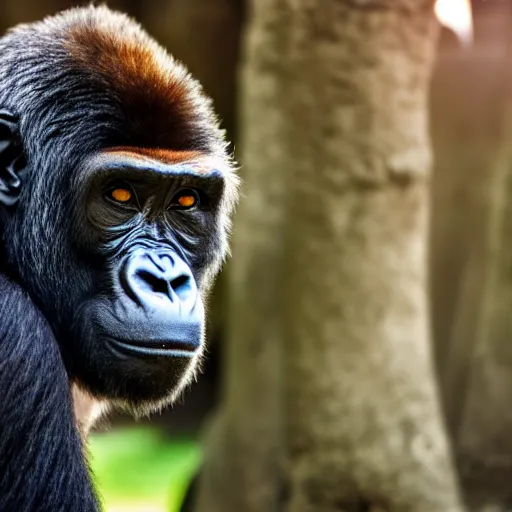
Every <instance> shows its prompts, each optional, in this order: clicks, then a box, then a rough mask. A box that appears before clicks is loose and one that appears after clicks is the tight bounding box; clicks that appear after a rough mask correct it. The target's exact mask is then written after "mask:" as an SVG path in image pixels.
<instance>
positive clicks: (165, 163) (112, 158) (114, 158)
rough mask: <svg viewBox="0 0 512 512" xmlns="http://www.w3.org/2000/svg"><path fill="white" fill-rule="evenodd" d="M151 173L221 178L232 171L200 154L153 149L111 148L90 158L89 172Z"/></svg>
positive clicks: (220, 160)
mask: <svg viewBox="0 0 512 512" xmlns="http://www.w3.org/2000/svg"><path fill="white" fill-rule="evenodd" d="M126 167H129V168H130V169H132V170H137V169H140V170H141V171H143V170H151V171H154V172H157V173H158V174H160V175H163V176H165V175H179V174H184V173H187V174H195V175H197V176H205V177H208V176H211V177H214V176H216V177H219V178H220V177H222V176H225V175H226V174H229V172H230V169H229V167H228V166H227V165H226V162H225V161H224V159H221V158H215V157H212V156H211V155H204V154H202V153H200V152H197V151H173V150H165V149H151V148H129V147H127V148H123V147H120V148H112V149H108V150H106V151H102V152H100V153H97V154H96V155H94V156H93V157H91V158H89V159H88V161H87V164H86V166H85V170H86V171H88V170H89V171H90V170H93V169H104V170H109V169H123V168H126Z"/></svg>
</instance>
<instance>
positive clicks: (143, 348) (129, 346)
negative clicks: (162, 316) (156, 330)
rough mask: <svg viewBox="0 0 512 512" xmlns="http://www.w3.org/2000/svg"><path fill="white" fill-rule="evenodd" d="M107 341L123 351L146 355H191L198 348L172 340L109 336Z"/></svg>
mask: <svg viewBox="0 0 512 512" xmlns="http://www.w3.org/2000/svg"><path fill="white" fill-rule="evenodd" d="M108 342H109V344H110V345H113V346H114V347H115V348H116V349H118V350H121V351H122V352H123V353H128V354H134V353H136V354H140V355H146V356H166V357H169V356H170V357H193V356H194V355H195V354H196V353H197V350H198V349H197V347H192V346H190V345H189V344H187V343H183V342H180V341H173V340H162V341H156V340H153V341H139V340H127V339H119V338H112V337H109V339H108Z"/></svg>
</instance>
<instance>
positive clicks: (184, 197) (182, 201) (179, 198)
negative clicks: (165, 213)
mask: <svg viewBox="0 0 512 512" xmlns="http://www.w3.org/2000/svg"><path fill="white" fill-rule="evenodd" d="M198 205H199V194H198V193H197V191H196V190H193V189H191V188H187V189H183V190H180V191H179V192H178V193H177V194H176V195H175V196H174V197H173V198H172V201H171V204H170V205H169V207H170V208H173V209H179V210H190V209H191V208H194V206H198Z"/></svg>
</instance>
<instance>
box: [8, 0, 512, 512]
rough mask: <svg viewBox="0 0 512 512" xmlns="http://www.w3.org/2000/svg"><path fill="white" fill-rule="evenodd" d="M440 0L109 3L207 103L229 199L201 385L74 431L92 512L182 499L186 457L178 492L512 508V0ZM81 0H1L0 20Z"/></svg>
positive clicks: (233, 504)
mask: <svg viewBox="0 0 512 512" xmlns="http://www.w3.org/2000/svg"><path fill="white" fill-rule="evenodd" d="M440 3H444V6H438V17H439V18H440V19H441V21H444V22H445V23H446V22H447V20H448V22H449V21H450V16H451V24H452V28H447V27H442V28H440V31H439V33H437V29H436V28H435V26H436V25H437V24H436V22H434V21H431V20H430V11H432V7H433V2H428V1H426V0H411V1H405V0H397V1H396V2H389V1H388V2H386V1H384V0H381V1H378V0H376V1H374V2H371V1H368V2H362V1H361V2H351V1H343V0H338V1H335V0H329V1H326V2H318V3H317V4H315V3H314V2H310V1H306V0H301V1H297V2H286V1H285V0H268V1H263V0H262V1H261V2H260V0H257V1H256V0H254V1H253V2H252V3H250V2H249V1H248V0H247V1H243V0H145V1H142V0H109V1H108V2H107V4H108V5H109V6H110V7H112V8H115V9H119V10H123V11H125V12H127V13H129V14H130V15H132V16H133V17H135V18H136V19H137V20H138V21H139V22H141V24H142V25H143V26H144V27H145V28H146V29H147V31H148V32H149V33H150V34H151V35H152V36H154V37H155V38H156V39H157V40H158V41H159V42H160V43H161V44H162V45H164V46H165V47H166V48H168V50H169V51H170V52H171V53H172V54H173V55H174V56H176V57H177V58H178V59H180V60H181V61H183V62H184V63H185V64H186V65H187V66H188V68H189V69H190V71H191V72H192V74H193V75H195V76H196V77H197V78H198V79H199V80H200V81H201V82H202V84H203V86H204V88H205V90H206V92H207V93H208V94H209V95H210V96H212V97H213V99H214V102H215V105H216V110H217V112H218V113H219V115H220V118H221V119H222V123H223V126H224V128H225V129H226V131H227V137H228V139H229V140H230V141H231V143H232V147H233V149H234V150H235V155H236V157H237V158H238V159H239V160H240V162H241V164H242V171H241V172H242V176H243V178H244V181H245V186H244V195H245V196H246V197H244V198H243V199H242V205H241V207H240V209H241V212H240V217H239V218H237V221H236V227H235V244H234V258H233V260H232V262H230V263H229V264H228V265H227V267H226V270H225V272H224V273H223V275H222V276H221V277H220V278H219V280H218V282H217V285H216V289H215V293H214V297H213V299H212V300H211V308H210V323H209V335H208V356H207V359H206V360H205V364H204V370H203V373H202V375H201V376H200V378H199V380H198V381H197V382H196V383H194V384H193V385H192V386H191V387H190V389H189V390H187V392H186V393H185V394H184V396H183V397H182V398H181V400H180V401H179V403H177V404H176V405H175V406H174V407H172V408H171V409H169V410H167V411H164V412H162V414H160V415H158V416H156V417H152V418H151V419H148V420H141V421H138V422H135V421H134V420H133V419H131V418H129V417H125V416H121V415H113V416H111V417H109V418H108V419H107V420H104V421H103V422H102V423H100V425H98V426H97V428H96V429H95V431H94V432H93V434H92V436H91V442H90V450H91V457H92V469H93V471H94V474H95V479H96V482H97V486H98V489H99V491H100V493H101V494H102V496H103V498H104V502H105V508H106V510H107V511H109V512H131V511H135V510H137V511H148V512H164V511H166V512H177V511H178V510H180V506H181V502H182V500H183V499H184V497H185V494H186V490H187V487H188V485H189V483H190V482H191V480H192V478H193V477H194V475H196V472H197V471H198V469H199V468H200V467H202V468H203V473H202V475H203V478H202V480H201V490H200V491H198V486H197V485H196V486H195V487H194V489H195V490H194V493H192V494H191V495H190V496H189V500H192V499H194V500H195V504H196V505H195V506H196V508H195V509H194V508H193V503H192V501H189V504H188V505H187V506H188V507H189V508H188V509H187V510H193V509H194V510H201V511H203V510H204V511H207V512H216V511H219V512H220V511H223V512H231V511H236V512H245V511H252V510H254V511H260V512H261V511H263V510H268V511H271V510H285V509H286V510H290V511H296V512H301V511H308V512H309V511H311V512H328V511H329V512H330V511H335V510H339V511H347V512H349V511H350V512H352V511H356V510H357V511H368V512H370V511H371V512H377V511H384V510H418V511H420V510H421V511H426V510H429V511H430V510H432V511H434V510H439V511H443V512H445V511H446V512H448V511H452V510H453V511H456V510H463V508H462V507H463V506H464V505H461V503H462V502H465V503H466V506H467V507H469V508H470V509H471V510H484V508H483V507H485V506H491V505H492V506H494V507H497V508H494V509H492V510H511V507H512V487H511V486H510V481H511V480H510V479H511V478H512V439H510V438H511V437H512V435H511V434H510V432H512V430H511V428H510V427H512V412H509V411H511V410H512V408H511V407H510V404H511V403H512V400H511V399H512V336H511V332H512V331H511V327H512V319H511V318H510V307H511V306H512V265H511V263H512V260H511V256H510V254H511V249H512V222H510V220H509V216H510V215H511V214H512V210H510V208H509V207H508V204H507V202H508V195H507V192H508V191H509V189H511V185H510V183H512V182H511V181H510V179H509V175H510V173H511V172H512V167H511V163H512V160H511V154H510V150H509V146H510V134H511V133H512V132H510V122H511V120H512V118H511V117H510V116H511V112H510V98H511V93H512V82H511V77H510V72H509V70H510V69H512V47H511V40H510V35H511V34H512V6H511V2H510V1H509V0H473V1H472V2H471V4H470V3H469V2H466V1H465V0H460V1H459V0H445V1H444V2H440ZM80 4H81V2H77V1H70V0H36V1H34V0H2V1H1V2H0V30H1V31H2V32H4V31H5V30H7V29H8V28H9V27H11V26H13V25H15V24H17V23H20V22H29V21H33V20H38V19H40V18H42V17H44V16H46V15H48V14H53V13H55V12H57V11H59V10H61V9H65V8H68V7H71V6H75V5H80ZM469 7H470V9H469ZM442 9H444V10H442ZM471 14H472V26H471V25H468V23H469V22H470V21H471V17H470V15H471ZM432 19H433V17H432ZM433 27H434V28H433ZM297 48H298V49H299V50H298V51H297ZM337 52H339V53H337ZM386 52H388V53H386ZM338 67H339V69H341V67H343V70H342V71H340V72H339V74H336V73H335V71H336V70H337V69H338ZM277 90H278V91H280V93H279V94H278V93H274V92H275V91H277ZM269 91H270V92H269ZM272 91H274V92H272ZM326 98H327V99H328V100H329V102H330V103H329V104H326V103H325V102H323V101H324V99H326ZM326 101H327V100H326ZM322 109H323V110H322ZM322 113H324V114H326V116H325V117H322ZM335 115H338V116H339V119H344V121H341V120H340V121H336V119H335ZM329 116H331V117H329ZM343 116H345V117H343ZM326 119H327V121H326ZM427 120H428V121H427ZM279 130H281V132H279V133H278V131H279ZM283 133H284V135H283ZM276 134H277V135H276ZM393 137H394V138H393ZM379 141H386V143H382V144H381V142H379ZM240 148H241V149H240ZM338 148H339V149H338ZM408 148H411V151H410V152H409V153H410V154H409V153H408V152H407V149H408ZM430 151H431V153H430ZM281 153H283V154H284V156H283V155H281ZM285 153H286V154H285ZM290 153H293V154H294V155H295V156H294V158H293V159H292V158H291V157H289V156H287V154H288V155H289V154H290ZM395 153H396V154H399V156H400V158H401V159H402V160H400V162H401V163H399V164H396V161H395V160H393V158H394V156H396V155H395ZM258 155H259V156H258ZM261 155H263V156H261ZM276 155H277V156H276ZM404 155H405V156H404ZM425 155H426V156H425ZM429 155H431V156H432V157H433V158H432V159H430V156H429ZM408 159H409V160H411V161H409V160H408ZM381 160H383V161H385V162H387V163H385V164H384V167H385V168H386V170H385V171H383V172H384V174H386V173H387V172H389V176H391V177H389V178H386V177H384V178H382V177H379V176H380V175H379V172H378V171H377V170H375V169H377V167H378V166H379V165H380V162H381ZM393 162H394V163H393ZM430 162H431V163H432V166H431V167H432V172H431V174H428V168H429V167H430ZM359 164H360V166H359V167H358V165H359ZM292 168H293V169H294V171H293V172H296V173H297V174H296V175H292V170H291V169H292ZM342 168H343V169H349V170H348V171H347V170H344V171H339V172H338V171H337V169H342ZM358 169H359V170H358ZM352 171H353V172H352ZM359 171H360V172H359ZM337 172H338V174H337V175H336V176H341V177H342V178H339V179H338V178H335V177H334V175H335V174H336V173H337ZM365 173H366V174H365ZM291 176H296V179H297V183H298V184H297V185H295V181H294V185H293V187H290V188H289V190H290V191H294V190H295V192H293V197H296V198H297V201H296V203H294V204H292V203H293V200H292V199H288V196H286V194H285V196H283V193H284V192H283V190H285V189H286V187H287V186H290V183H291V182H290V177H291ZM308 176H309V177H308ZM315 176H316V177H315ZM386 176H387V175H386ZM404 176H405V177H404ZM285 177H286V179H285ZM388 179H389V180H390V181H389V183H392V185H393V186H394V187H396V190H398V192H394V191H393V192H389V191H386V183H387V181H386V180H388ZM286 180H288V181H286ZM308 180H309V181H308ZM382 180H384V181H382ZM394 180H396V181H394ZM411 180H412V182H413V183H414V185H411V184H410V182H411ZM292 181H293V180H292ZM383 183H384V184H383ZM301 186H302V188H301ZM283 187H285V188H283ZM308 187H309V188H308ZM315 187H316V188H315ZM411 187H412V188H415V187H417V188H418V190H427V192H426V193H425V192H418V194H417V195H415V194H416V193H414V194H412V195H410V196H409V195H408V192H403V190H405V189H407V190H409V189H411ZM421 187H424V188H421ZM306 189H307V190H309V191H310V192H307V193H306V192H304V190H306ZM347 190H348V192H347ZM393 190H395V189H393ZM372 191H373V192H372ZM315 194H316V195H315ZM358 194H362V195H364V198H362V199H357V198H358V197H359V196H358ZM386 194H390V195H386ZM425 194H427V195H425ZM283 197H285V199H284V200H283ZM315 197H316V199H315ZM299 198H302V199H301V201H299ZM245 201H247V204H248V205H249V206H246V207H244V206H243V204H244V202H245ZM308 201H313V202H315V201H318V202H319V203H320V204H319V205H318V206H317V207H315V206H311V207H309V206H307V205H308V204H309V203H308ZM343 202H344V204H345V205H347V204H348V205H351V206H350V208H349V207H341V206H340V207H339V209H337V208H338V206H337V205H339V204H342V203H343ZM420 203H421V204H423V203H424V206H425V208H426V207H427V206H430V212H431V213H430V222H429V223H428V224H425V223H424V222H423V221H422V220H421V218H423V217H422V215H423V214H422V213H421V211H424V209H425V208H424V207H422V206H421V204H420ZM280 204H285V206H284V207H283V208H284V210H283V211H281V210H280V208H279V205H280ZM375 204H377V206H375ZM418 204H420V207H419V210H421V211H419V213H418V215H419V217H418V218H420V220H419V221H418V222H416V221H415V218H416V217H415V216H416V213H415V212H416V208H417V207H418ZM251 205H252V206H251ZM254 205H258V206H254ZM261 205H264V207H263V208H262V206H261ZM305 205H306V206H305ZM322 205H323V206H322ZM379 205H380V206H379ZM409 207H410V208H411V210H409V209H408V208H409ZM315 208H316V209H315ZM343 208H348V210H343ZM373 208H377V209H373ZM379 208H383V209H382V210H379ZM394 208H396V210H397V212H400V211H402V212H404V213H403V216H400V215H399V214H398V213H397V214H396V216H393V215H394V214H393V215H391V214H390V213H389V210H390V209H391V210H393V209H394ZM258 210H259V213H258ZM509 210H510V211H509ZM347 212H348V213H347ZM368 212H370V213H368ZM347 219H348V220H347ZM351 219H355V220H354V222H353V223H352V224H350V223H351V222H352V221H351ZM361 219H363V220H361ZM365 219H366V220H365ZM295 220H296V224H295V225H294V224H293V222H295ZM345 222H348V223H349V224H350V225H351V226H355V227H354V228H353V229H352V228H351V229H352V232H351V234H346V233H347V232H346V229H348V228H346V227H343V226H345V224H344V223H345ZM380 223H382V225H383V226H384V227H383V228H382V229H381V232H380V234H379V232H378V229H379V228H378V227H377V228H376V227H375V226H376V225H377V226H378V225H379V224H380ZM369 224H372V226H370V227H368V226H369ZM376 229H377V231H376ZM340 230H341V231H340ZM413 231H414V233H415V234H413V233H412V232H413ZM238 233H240V234H238ZM340 233H342V234H343V236H341V235H340V236H338V235H339V234H340ZM402 233H405V234H403V235H402ZM345 235H346V236H345ZM416 236H417V237H418V238H416ZM422 239H425V240H427V241H428V251H427V260H425V261H424V260H423V256H422V250H423V249H422V242H418V240H422ZM281 240H284V241H287V243H288V245H286V246H278V245H279V243H280V241H281ZM342 242H343V243H342ZM301 244H308V245H307V247H306V248H305V249H302V245H301ZM347 244H348V245H347ZM379 244H380V245H379ZM418 244H419V245H418ZM381 249H382V252H379V251H381ZM280 251H281V252H280ZM372 251H374V252H372ZM406 253H407V254H409V253H410V254H411V255H410V256H409V255H407V254H406ZM327 254H329V255H330V256H329V258H327V256H325V255H327ZM257 258H260V259H259V262H257V263H254V261H255V260H256V259H257ZM308 258H313V259H315V261H316V263H315V264H313V267H314V269H316V274H315V275H314V277H312V274H311V272H313V271H310V263H309V261H310V260H309V259H308ZM390 258H391V259H390ZM376 261H378V262H382V269H380V267H378V265H377V267H378V270H375V265H376V263H375V262H376ZM237 262H239V263H237ZM365 265H366V266H365ZM423 266H424V267H425V268H424V269H423ZM381 271H382V273H381ZM287 272H288V273H290V277H289V280H288V281H286V279H284V281H281V279H283V277H282V276H283V275H284V276H286V275H287ZM292 272H293V275H292V274H291V273H292ZM308 273H309V274H308ZM319 274H320V275H319ZM302 275H304V276H305V277H304V278H303V279H302V280H301V278H298V277H297V276H302ZM353 276H359V277H353ZM361 276H362V277H361ZM368 276H370V277H368ZM308 279H309V281H308ZM308 282H310V283H311V282H312V283H313V285H312V287H313V289H315V290H317V291H318V295H317V296H316V297H310V296H308V295H307V294H306V295H302V290H303V288H304V287H306V288H307V286H308V284H307V283H308ZM279 283H280V284H279ZM381 283H384V284H383V285H382V286H381ZM338 285H339V286H338ZM280 286H281V287H282V288H281V289H280V288H279V287H280ZM315 286H316V288H315ZM333 288H336V290H337V291H333ZM339 288H343V290H344V291H343V292H340V291H339ZM420 288H421V290H420ZM283 289H284V292H283V293H282V294H281V291H282V290H283ZM310 289H311V288H310ZM276 290H277V291H276ZM322 290H325V296H324V292H323V291H322ZM393 290H397V291H396V295H395V294H394V293H395V292H394V291H393ZM386 293H387V295H386ZM378 294H380V298H379V300H378V301H377V302H375V301H374V299H373V297H375V296H377V295H378ZM402 295H403V296H404V297H406V298H407V300H406V299H403V300H402V299H401V298H400V297H402ZM397 296H398V298H396V297H397ZM424 296H425V297H427V304H426V305H424V304H423V303H422V297H424ZM290 297H292V298H290ZM296 297H297V300H295V298H296ZM411 297H412V299H411ZM308 301H309V302H308ZM400 301H401V302H400ZM311 302H312V303H314V304H313V305H311ZM316 302H318V305H316ZM399 302H400V304H398V303H399ZM374 303H375V304H376V305H375V307H373V306H372V304H374ZM308 304H310V306H308ZM340 304H343V305H345V304H351V305H352V307H351V308H349V307H345V306H343V307H341V306H340ZM396 304H398V305H397V306H396V311H398V310H399V311H400V312H399V313H396V311H395V310H394V309H393V308H394V307H395V305H396ZM249 307H250V308H252V309H253V313H252V316H251V315H250V314H249V315H248V316H247V315H245V316H244V313H243V311H242V309H243V308H249ZM313 312H314V314H313ZM412 317H420V318H419V319H418V320H417V321H416V320H415V321H410V318H412ZM333 319H334V320H333ZM241 324H243V325H241ZM384 324H386V326H385V327H382V326H383V325H384ZM326 326H327V327H328V328H327V327H326ZM361 326H363V327H361ZM244 333H245V334H244ZM235 342H236V343H235ZM294 343H296V345H294ZM306 345H307V346H306ZM313 345H316V349H315V350H316V352H314V353H312V352H308V351H309V350H311V348H310V347H311V346H313ZM385 347H387V348H385ZM318 353H320V356H317V355H316V354H318ZM288 354H294V356H293V357H290V358H289V357H288ZM295 354H298V355H296V356H295ZM322 354H323V355H322ZM429 354H430V355H429ZM338 357H339V359H337V358H338ZM300 358H302V359H300ZM276 361H277V363H276ZM304 361H305V362H304ZM336 361H339V364H337V363H336ZM310 363H311V364H310ZM313 363H314V364H313ZM311 365H313V366H314V368H315V370H316V373H314V370H313V369H311ZM317 374H320V377H316V375H317ZM312 389H313V390H314V392H313V391H311V390H312ZM334 389H336V391H333V390H334ZM290 397H291V398H290ZM315 421H316V423H315ZM311 468H313V469H311ZM315 468H316V469H315ZM383 468H384V469H383ZM200 495H201V496H202V497H201V496H200ZM201 503H203V504H201ZM204 503H208V504H209V505H207V506H206V505H204ZM285 504H286V507H288V508H285ZM485 510H490V509H485Z"/></svg>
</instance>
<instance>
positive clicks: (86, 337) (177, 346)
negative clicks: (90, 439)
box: [63, 300, 202, 415]
mask: <svg viewBox="0 0 512 512" xmlns="http://www.w3.org/2000/svg"><path fill="white" fill-rule="evenodd" d="M108 311H112V309H111V305H110V303H109V301H106V300H93V301H89V302H88V303H87V304H85V305H84V307H82V308H81V309H80V311H79V313H78V315H77V317H76V318H75V321H74V322H73V324H74V332H73V333H72V344H73V348H72V350H71V351H69V352H68V351H66V352H64V354H63V356H64V360H65V363H66V365H67V367H68V372H69V373H70V377H71V378H72V379H74V380H76V381H78V382H79V383H80V384H81V385H82V386H83V387H85V388H86V389H87V390H88V391H89V392H90V393H91V394H92V395H94V396H95V397H97V398H102V399H108V400H111V401H112V402H113V404H114V405H116V406H120V407H122V408H123V409H128V410H130V411H131V412H134V413H136V414H137V415H138V414H145V413H148V412H151V411H154V410H155V409H159V408H161V407H163V406H165V405H167V404H169V403H171V402H172V401H173V400H174V399H175V398H176V397H177V395H178V394H179V393H180V392H181V391H182V390H183V388H184V387H185V386H186V384H187V382H188V381H190V378H191V376H192V375H193V373H194V371H195V369H196V367H197V365H198V362H199V359H200V356H201V352H202V343H199V344H194V350H192V349H191V348H192V347H191V345H190V344H187V343H185V342H184V341H183V339H184V335H183V334H181V335H180V334H179V333H178V335H177V336H176V337H175V338H174V337H173V339H172V340H170V341H169V340H168V339H164V340H163V341H162V339H161V338H160V337H159V336H156V337H153V339H151V338H149V339H148V338H146V339H144V338H143V337H141V336H137V335H135V336H133V337H131V338H129V339H127V337H126V335H123V337H122V339H120V337H119V332H118V330H116V329H113V327H114V325H115V323H113V322H114V320H112V319H113V318H114V317H113V316H112V315H110V317H111V319H110V321H109V322H106V321H105V318H107V316H108V315H109V314H108V313H106V312H108ZM156 332H157V334H158V328H157V329H156ZM139 333H140V330H139ZM189 334H190V335H191V334H193V335H194V336H199V337H202V328H201V326H199V325H198V326H195V327H190V333H189ZM168 337H169V336H168Z"/></svg>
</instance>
